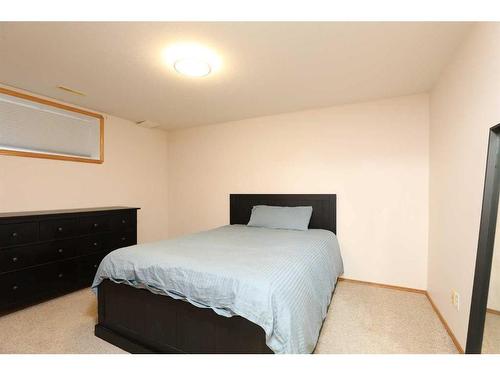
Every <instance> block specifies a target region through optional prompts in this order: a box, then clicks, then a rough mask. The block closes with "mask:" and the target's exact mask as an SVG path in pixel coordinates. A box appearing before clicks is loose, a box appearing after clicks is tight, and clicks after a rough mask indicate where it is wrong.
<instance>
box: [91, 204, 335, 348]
mask: <svg viewBox="0 0 500 375" xmlns="http://www.w3.org/2000/svg"><path fill="white" fill-rule="evenodd" d="M256 205H269V206H312V207H313V213H312V216H311V220H310V223H309V230H307V231H295V230H281V229H268V228H255V227H248V226H246V224H247V223H248V221H249V218H250V213H251V210H252V207H253V206H256ZM335 233H336V196H335V195H334V194H231V196H230V225H227V226H223V227H220V228H216V229H213V230H210V231H206V232H200V233H195V234H192V235H188V236H183V237H179V238H175V239H171V240H166V241H160V242H155V243H148V244H142V245H135V246H131V247H127V248H122V249H118V250H115V251H114V252H112V253H110V254H109V255H108V256H106V258H104V259H103V261H102V262H101V264H100V266H99V268H98V270H97V273H96V277H95V279H94V283H93V289H94V290H96V291H97V296H98V323H97V325H96V326H95V334H96V336H98V337H100V338H102V339H104V340H106V341H108V342H110V343H112V344H114V345H116V346H118V347H120V348H122V349H124V350H126V351H129V352H131V353H255V354H264V353H311V352H312V351H313V350H314V347H315V345H316V342H317V339H318V337H319V332H320V330H321V325H322V322H323V320H324V318H325V316H326V312H327V310H328V306H329V304H330V301H331V296H332V293H333V290H334V287H335V284H336V282H337V278H338V276H340V274H342V272H343V265H342V259H341V256H340V251H339V248H338V242H337V239H336V236H335Z"/></svg>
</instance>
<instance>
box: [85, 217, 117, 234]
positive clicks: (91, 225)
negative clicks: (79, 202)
mask: <svg viewBox="0 0 500 375" xmlns="http://www.w3.org/2000/svg"><path fill="white" fill-rule="evenodd" d="M110 229H111V216H109V215H99V216H88V217H82V218H81V219H80V232H81V233H82V234H88V233H100V232H107V231H109V230H110Z"/></svg>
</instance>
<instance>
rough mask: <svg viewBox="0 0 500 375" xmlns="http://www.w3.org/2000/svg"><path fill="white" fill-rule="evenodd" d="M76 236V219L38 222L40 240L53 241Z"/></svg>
mask: <svg viewBox="0 0 500 375" xmlns="http://www.w3.org/2000/svg"><path fill="white" fill-rule="evenodd" d="M76 235H78V221H77V219H59V220H45V221H41V222H40V240H42V241H45V240H53V239H57V238H66V237H72V236H76Z"/></svg>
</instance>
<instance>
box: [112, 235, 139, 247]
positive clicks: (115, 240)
mask: <svg viewBox="0 0 500 375" xmlns="http://www.w3.org/2000/svg"><path fill="white" fill-rule="evenodd" d="M135 244H136V235H135V233H134V232H121V233H113V234H111V235H110V236H109V248H110V250H116V249H119V248H122V247H127V246H131V245H135Z"/></svg>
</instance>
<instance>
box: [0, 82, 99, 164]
mask: <svg viewBox="0 0 500 375" xmlns="http://www.w3.org/2000/svg"><path fill="white" fill-rule="evenodd" d="M0 93H1V94H5V95H10V96H14V97H16V98H20V99H25V100H30V101H33V102H37V103H41V104H45V105H48V106H51V107H55V108H59V109H64V110H66V111H70V112H75V113H79V114H83V115H86V116H91V117H95V118H97V119H98V120H99V134H100V136H99V159H92V158H86V157H77V156H67V155H57V154H46V153H43V152H35V151H17V150H6V149H2V148H0V155H7V156H22V157H28V158H40V159H53V160H66V161H77V162H82V163H94V164H102V163H103V162H104V117H103V116H102V115H100V114H98V113H94V112H89V111H85V110H83V109H79V108H75V107H71V106H69V105H66V104H61V103H57V102H53V101H51V100H47V99H42V98H39V97H36V96H32V95H28V94H24V93H21V92H18V91H14V90H9V89H6V88H3V87H0ZM0 147H1V146H0Z"/></svg>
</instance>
